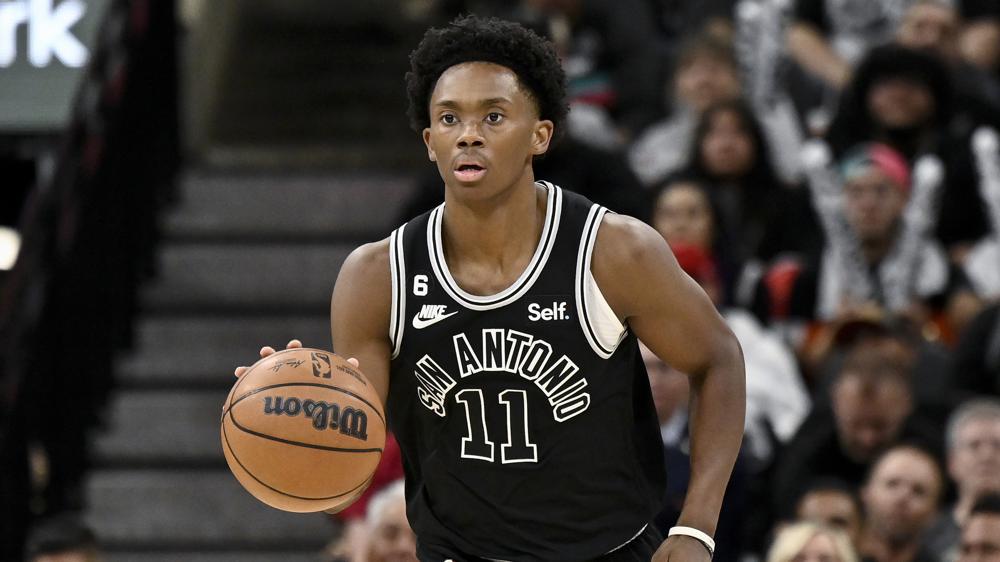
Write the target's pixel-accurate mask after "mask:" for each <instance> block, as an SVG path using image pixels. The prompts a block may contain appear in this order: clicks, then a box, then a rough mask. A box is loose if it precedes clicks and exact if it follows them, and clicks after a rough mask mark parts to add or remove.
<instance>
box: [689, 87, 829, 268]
mask: <svg viewBox="0 0 1000 562" xmlns="http://www.w3.org/2000/svg"><path fill="white" fill-rule="evenodd" d="M770 154H771V153H770V150H769V148H768V144H767V140H766V139H765V136H764V132H763V129H762V128H761V126H760V123H759V122H758V121H757V119H756V118H755V117H754V115H753V112H752V110H751V109H750V107H749V106H748V105H747V104H746V103H744V102H742V101H738V100H730V101H724V102H720V103H718V104H715V105H713V106H711V107H709V108H708V109H706V110H705V112H704V113H703V114H702V117H701V120H700V122H699V123H698V126H697V128H696V129H695V133H694V139H693V143H692V152H691V158H690V163H689V166H688V169H687V173H688V174H690V175H691V176H693V177H695V178H697V179H699V180H701V181H702V182H704V183H705V184H706V185H707V186H708V188H709V192H710V193H711V195H712V197H713V199H714V200H715V201H717V203H718V206H719V209H720V211H721V213H722V223H724V224H726V225H727V228H729V229H731V231H732V232H733V233H734V242H735V244H734V248H733V252H734V253H735V254H736V256H737V259H738V260H741V261H742V260H749V259H752V258H753V259H756V260H761V261H763V262H768V261H770V260H771V259H773V258H774V257H776V256H778V255H779V254H783V253H797V254H808V253H811V252H815V251H816V250H817V249H818V247H819V234H818V232H817V231H816V227H815V224H816V220H815V219H814V216H813V214H812V209H811V207H810V205H809V200H808V195H807V194H806V192H805V191H804V190H797V189H792V188H788V187H787V186H786V185H785V184H784V183H783V182H782V181H781V180H780V179H779V178H778V176H777V175H776V174H775V172H774V167H773V166H772V164H771V158H770Z"/></svg>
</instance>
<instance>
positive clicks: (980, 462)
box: [948, 418, 1000, 496]
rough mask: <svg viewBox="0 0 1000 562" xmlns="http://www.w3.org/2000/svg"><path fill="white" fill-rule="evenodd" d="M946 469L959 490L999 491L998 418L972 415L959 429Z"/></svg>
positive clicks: (999, 442)
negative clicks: (973, 416) (974, 416)
mask: <svg viewBox="0 0 1000 562" xmlns="http://www.w3.org/2000/svg"><path fill="white" fill-rule="evenodd" d="M955 437H956V439H955V444H954V445H953V447H952V449H951V451H949V454H948V470H949V472H950V473H951V476H952V478H953V479H954V480H955V482H956V483H957V484H958V487H959V491H960V492H961V493H962V494H968V495H970V496H979V495H981V494H983V493H986V492H1000V419H993V418H979V419H976V418H973V419H971V420H968V421H966V422H965V423H964V424H962V426H961V427H960V428H959V429H958V432H957V434H956V436H955Z"/></svg>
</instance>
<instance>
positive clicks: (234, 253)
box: [88, 171, 411, 562]
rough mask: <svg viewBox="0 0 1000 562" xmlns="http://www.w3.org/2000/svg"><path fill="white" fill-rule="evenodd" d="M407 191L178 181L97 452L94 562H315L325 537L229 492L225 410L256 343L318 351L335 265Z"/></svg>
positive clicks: (363, 182) (339, 183)
mask: <svg viewBox="0 0 1000 562" xmlns="http://www.w3.org/2000/svg"><path fill="white" fill-rule="evenodd" d="M410 189H411V186H410V184H409V182H408V181H407V180H405V179H404V177H403V176H401V175H378V174H364V175H360V174H359V175H345V174H338V173H322V174H321V173H314V174H296V175H289V174H274V173H271V174H253V175H247V174H239V173H233V172H222V173H220V172H211V171H209V172H205V171H192V172H189V173H188V174H187V176H186V177H185V178H184V180H183V185H182V190H183V199H182V201H183V202H182V204H180V205H179V206H178V208H177V209H176V210H175V212H173V213H172V214H171V215H170V216H169V217H168V218H167V241H166V242H165V243H164V244H163V246H162V248H161V251H160V274H159V276H158V279H157V280H156V281H155V282H154V283H153V284H151V285H150V286H149V287H147V290H146V291H145V293H144V296H143V310H144V313H143V314H142V315H141V317H140V320H139V324H138V335H137V344H136V351H135V352H134V353H133V354H131V355H130V356H128V357H125V358H123V360H122V361H121V363H120V365H119V369H118V371H119V375H118V377H119V381H118V386H117V391H116V393H115V395H114V396H113V398H112V401H111V408H110V412H109V420H110V423H109V429H108V431H107V432H105V433H104V434H102V435H100V436H99V437H98V439H97V441H96V445H95V449H96V450H95V463H96V466H97V468H96V469H95V470H94V471H92V474H91V477H90V481H89V485H88V498H89V513H88V520H89V521H90V522H91V524H92V525H93V526H94V527H95V529H96V531H97V532H98V535H99V536H100V537H101V541H102V544H103V546H104V548H105V550H106V551H107V555H106V557H107V560H109V561H110V562H117V561H126V560H128V561H142V562H153V561H156V562H160V561H163V562H166V561H167V560H171V561H176V560H183V561H198V562H201V561H205V562H208V561H212V562H222V561H229V560H233V561H236V560H240V561H247V560H250V561H256V560H261V561H263V560H289V561H293V562H296V561H299V560H302V561H305V560H315V559H316V557H315V553H316V551H317V550H319V549H320V547H321V546H322V545H323V544H325V543H326V542H328V541H329V540H330V538H331V537H332V536H333V534H334V531H335V527H334V526H333V525H332V524H331V522H330V521H329V520H328V519H327V518H326V517H325V516H323V515H299V514H289V513H283V512H280V511H277V510H274V509H271V508H269V507H267V506H265V505H264V504H261V503H259V502H257V501H256V500H255V499H253V498H252V497H251V496H250V495H249V494H247V493H246V492H245V491H244V490H243V489H242V488H241V487H240V486H239V484H238V483H237V481H236V480H235V478H233V476H232V475H231V474H230V473H229V471H228V469H227V467H226V465H225V460H224V459H223V456H222V450H221V448H220V444H219V415H220V412H221V406H222V402H223V400H224V399H225V396H226V394H227V392H228V390H229V388H230V386H231V385H232V383H233V381H234V379H233V375H232V371H233V369H234V368H235V367H236V366H237V365H247V364H250V363H252V362H253V361H254V360H255V359H256V357H257V350H258V349H259V348H260V346H261V345H264V344H269V345H273V346H275V347H281V346H284V344H285V342H287V341H288V340H289V339H291V338H293V337H297V338H299V339H301V340H302V341H303V343H304V344H305V345H306V346H309V347H320V348H326V349H329V348H330V329H329V299H330V292H331V290H332V288H333V285H334V281H335V280H336V277H337V272H338V270H339V267H340V264H341V263H342V262H343V260H344V258H345V257H346V256H347V254H348V253H349V252H350V251H351V250H352V249H353V248H354V247H355V246H357V245H358V244H359V243H361V242H362V241H369V240H377V239H379V238H381V237H383V236H385V235H386V234H387V233H388V232H389V231H390V230H391V228H392V227H393V223H394V222H395V220H396V219H397V217H398V215H399V213H400V212H401V211H402V205H403V204H404V203H405V201H406V199H407V198H408V197H409V192H410Z"/></svg>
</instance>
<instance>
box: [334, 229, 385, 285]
mask: <svg viewBox="0 0 1000 562" xmlns="http://www.w3.org/2000/svg"><path fill="white" fill-rule="evenodd" d="M388 276H389V238H384V239H382V240H379V241H378V242H369V243H367V244H362V245H361V246H358V247H357V248H355V249H354V250H353V251H352V252H351V253H350V254H349V255H348V256H347V259H346V260H344V265H343V266H341V269H340V277H341V279H345V278H346V279H352V280H353V279H367V280H369V281H370V282H378V281H379V280H382V279H383V278H384V281H385V283H388V282H389V277H388Z"/></svg>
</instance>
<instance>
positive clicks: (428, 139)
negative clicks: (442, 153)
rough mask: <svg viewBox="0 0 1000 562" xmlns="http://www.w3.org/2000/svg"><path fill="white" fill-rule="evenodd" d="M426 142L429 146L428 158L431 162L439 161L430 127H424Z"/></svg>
mask: <svg viewBox="0 0 1000 562" xmlns="http://www.w3.org/2000/svg"><path fill="white" fill-rule="evenodd" d="M424 144H425V145H426V146H427V158H428V159H430V161H431V162H437V154H434V149H433V148H431V129H430V127H428V128H426V129H424Z"/></svg>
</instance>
